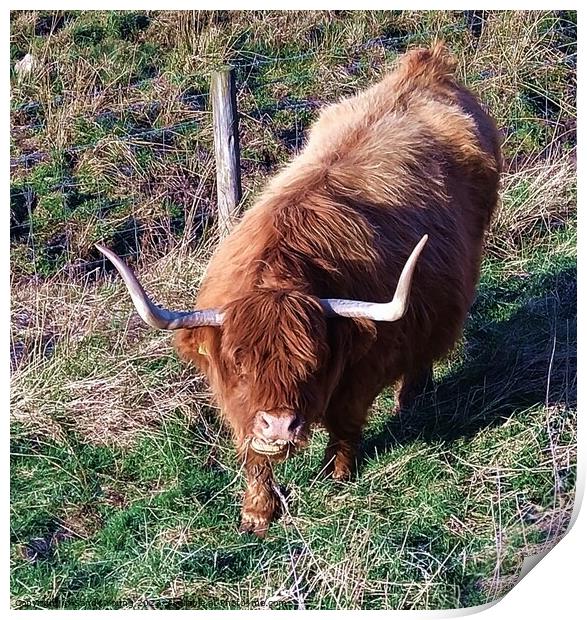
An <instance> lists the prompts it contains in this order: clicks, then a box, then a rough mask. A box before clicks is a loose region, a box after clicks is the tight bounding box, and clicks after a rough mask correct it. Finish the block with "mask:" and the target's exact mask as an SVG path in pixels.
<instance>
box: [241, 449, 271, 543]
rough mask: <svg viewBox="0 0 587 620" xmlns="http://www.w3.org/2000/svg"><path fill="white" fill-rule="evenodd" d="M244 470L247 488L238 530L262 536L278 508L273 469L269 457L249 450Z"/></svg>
mask: <svg viewBox="0 0 587 620" xmlns="http://www.w3.org/2000/svg"><path fill="white" fill-rule="evenodd" d="M244 471H245V477H246V482H247V488H246V490H245V497H244V501H243V508H242V519H241V526H240V531H241V532H249V533H251V534H255V535H257V536H259V537H260V538H263V537H264V536H265V534H266V533H267V529H268V527H269V524H270V523H271V521H272V520H273V519H274V518H275V516H276V514H277V512H278V509H279V497H278V496H277V494H276V493H275V491H274V484H275V483H274V480H273V469H272V467H271V463H270V462H269V459H267V458H266V457H263V456H260V455H259V456H257V455H254V454H252V453H251V452H250V451H249V454H248V455H247V458H246V461H245V463H244Z"/></svg>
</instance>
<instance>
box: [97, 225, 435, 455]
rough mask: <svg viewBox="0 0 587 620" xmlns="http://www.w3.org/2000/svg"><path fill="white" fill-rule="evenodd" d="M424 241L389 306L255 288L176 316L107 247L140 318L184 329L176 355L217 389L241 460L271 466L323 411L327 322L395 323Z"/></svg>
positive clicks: (329, 370)
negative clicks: (251, 458) (267, 461)
mask: <svg viewBox="0 0 587 620" xmlns="http://www.w3.org/2000/svg"><path fill="white" fill-rule="evenodd" d="M426 241H427V236H424V237H423V238H422V239H421V240H420V242H419V243H418V245H417V246H416V247H415V249H414V250H413V252H412V254H411V255H410V257H409V258H408V260H407V261H406V264H405V265H404V268H403V270H402V273H401V275H400V278H399V280H398V284H397V287H396V291H395V294H394V297H393V299H392V301H390V302H388V303H373V302H364V301H355V300H348V299H319V298H317V297H315V296H313V295H310V294H308V293H306V292H303V291H298V290H283V289H280V290H274V289H268V288H258V289H254V290H252V291H250V292H249V293H248V294H247V295H245V296H244V297H241V298H239V299H235V300H232V301H230V302H229V303H227V304H226V305H225V306H224V307H223V308H214V309H206V310H196V311H194V312H172V311H169V310H165V309H163V308H159V307H157V306H155V304H153V302H152V301H151V300H150V299H149V298H148V296H147V295H146V293H145V291H144V290H143V288H142V286H141V285H140V284H139V282H138V281H137V279H136V277H135V276H134V274H133V273H132V271H131V270H130V269H129V267H128V266H127V265H125V264H124V263H123V262H122V260H121V259H120V258H119V257H118V256H116V254H114V253H113V252H111V251H110V250H107V249H106V248H104V247H102V246H97V247H98V249H99V250H100V251H101V252H102V253H103V254H105V255H106V256H107V257H108V258H109V259H110V260H111V261H112V262H113V263H114V265H115V267H116V268H117V269H118V271H119V272H120V274H121V275H122V277H123V279H124V281H125V283H126V285H127V287H128V289H129V292H130V294H131V297H132V299H133V302H134V304H135V307H136V309H137V311H138V313H139V315H140V316H141V317H142V318H143V320H144V321H145V322H146V323H148V324H149V325H151V326H153V327H156V328H159V329H181V330H182V332H180V335H181V337H180V338H178V341H177V342H178V344H179V348H180V350H181V349H184V353H186V349H190V350H191V351H190V354H189V355H187V357H190V358H191V359H196V360H197V361H198V363H199V365H200V366H201V367H202V369H203V370H204V372H205V373H206V375H207V376H208V378H209V380H210V383H211V385H212V388H213V390H214V392H215V394H216V396H217V398H218V400H219V403H220V405H221V407H222V410H223V414H224V416H225V417H226V419H227V420H228V421H229V423H230V425H231V427H232V429H233V431H234V435H235V439H236V442H237V448H238V449H239V451H241V452H245V451H246V450H247V449H252V450H254V451H255V452H256V453H258V454H263V455H266V456H269V457H271V458H273V459H279V458H283V457H284V456H287V455H288V454H289V453H291V452H292V451H293V450H295V449H296V448H297V447H299V446H300V445H303V444H304V443H305V441H306V440H307V438H308V431H309V429H310V427H311V425H312V423H313V422H315V421H316V420H317V418H318V417H319V416H320V415H321V413H322V412H323V411H324V408H325V406H326V404H327V399H328V398H329V395H330V392H331V389H332V385H333V375H336V374H337V373H338V372H340V370H341V369H337V368H336V364H335V363H334V360H332V359H331V355H330V353H331V352H330V348H329V345H328V338H327V325H326V322H327V320H328V318H329V317H340V316H341V317H351V318H363V319H371V320H375V321H396V320H398V319H400V318H401V317H402V316H403V315H404V313H405V311H406V308H407V304H408V297H409V292H410V286H411V282H412V276H413V273H414V269H415V266H416V261H417V259H418V256H419V254H420V252H421V251H422V248H423V247H424V245H425V243H426Z"/></svg>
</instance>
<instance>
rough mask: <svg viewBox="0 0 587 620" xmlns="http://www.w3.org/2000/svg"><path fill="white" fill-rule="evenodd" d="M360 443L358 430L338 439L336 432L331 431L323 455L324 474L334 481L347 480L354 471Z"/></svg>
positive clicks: (359, 431)
mask: <svg viewBox="0 0 587 620" xmlns="http://www.w3.org/2000/svg"><path fill="white" fill-rule="evenodd" d="M360 441H361V430H360V429H358V430H357V431H356V432H354V433H353V434H352V435H351V436H349V435H347V436H346V437H340V436H339V433H338V432H333V430H332V429H331V430H330V433H329V439H328V445H327V446H326V451H325V453H324V471H325V473H326V474H327V475H331V476H332V477H333V478H334V479H335V480H349V479H350V478H351V476H352V475H353V472H354V470H355V465H356V458H357V450H358V447H359V443H360Z"/></svg>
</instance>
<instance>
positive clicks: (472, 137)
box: [100, 44, 501, 536]
mask: <svg viewBox="0 0 587 620" xmlns="http://www.w3.org/2000/svg"><path fill="white" fill-rule="evenodd" d="M500 167H501V159H500V139H499V136H498V132H497V130H496V127H495V125H494V123H493V121H492V120H491V119H490V118H489V116H488V115H487V114H486V113H485V112H484V111H483V109H482V108H481V106H480V105H479V103H478V102H477V100H476V98H475V97H474V95H473V94H471V92H469V91H468V90H467V89H465V88H464V87H463V86H461V85H459V84H458V83H457V81H456V79H455V77H454V63H453V61H452V60H451V58H450V56H449V55H448V53H447V52H446V50H445V48H444V46H443V45H441V44H437V45H435V46H434V47H432V48H431V49H419V50H413V51H410V52H408V53H406V54H405V55H404V56H402V57H401V58H400V60H399V62H398V64H397V67H396V68H395V70H394V71H393V72H391V73H390V74H389V75H387V76H386V77H384V78H383V79H382V80H381V81H380V82H379V83H377V84H375V85H374V86H372V87H370V88H369V89H367V90H365V91H364V92H361V93H359V94H357V95H355V96H353V97H350V98H348V99H345V100H343V101H341V102H339V103H336V104H334V105H331V106H329V107H327V108H326V109H324V110H323V111H322V113H321V114H320V116H319V118H318V120H317V121H316V122H315V123H314V125H313V126H312V128H311V130H310V134H309V139H308V141H307V144H306V145H305V147H304V148H303V150H302V151H301V153H300V154H299V155H298V156H297V157H296V158H295V159H294V160H293V161H292V162H291V163H290V164H289V165H288V166H286V167H285V168H284V169H283V170H282V171H281V172H280V173H279V174H278V175H277V176H275V177H274V178H273V180H272V181H271V182H270V183H269V185H268V187H267V188H266V190H265V191H264V192H263V193H262V195H261V196H260V197H259V199H258V200H257V202H256V204H255V205H254V206H253V207H252V208H251V209H249V210H248V211H247V212H246V213H245V215H244V217H243V218H242V220H241V221H240V223H239V224H238V225H237V226H236V227H235V228H234V229H233V230H232V232H231V233H230V235H229V236H228V237H227V238H225V239H224V240H223V241H222V242H221V243H220V245H219V247H218V248H217V250H216V253H215V254H214V256H213V258H212V260H211V262H210V264H209V266H208V269H207V272H206V275H205V278H204V281H203V283H202V286H201V288H200V291H199V293H198V296H197V299H196V307H198V308H202V309H201V310H196V311H193V312H171V311H168V310H164V309H161V308H158V307H156V306H155V305H154V304H153V303H152V302H151V301H150V300H149V299H148V297H147V296H146V294H145V293H144V291H143V289H142V288H141V286H140V285H139V283H138V282H137V281H136V279H135V278H134V276H133V274H132V272H131V271H130V270H129V269H128V267H126V266H125V265H124V263H122V262H121V261H120V259H118V258H117V257H116V255H114V254H113V253H112V252H110V251H108V250H106V249H105V248H102V247H101V246H100V249H101V251H103V252H104V254H106V256H108V257H109V258H110V259H111V260H112V261H113V262H114V264H115V265H116V267H117V268H118V270H119V271H120V272H121V274H122V276H123V277H124V279H125V282H126V284H127V286H128V288H129V290H130V292H131V295H132V298H133V300H134V303H135V305H136V307H137V310H138V312H139V314H140V315H141V316H142V317H143V319H144V320H145V321H146V322H147V323H149V324H150V325H152V326H154V327H157V328H161V329H176V330H178V331H177V332H176V337H175V346H176V348H177V350H178V352H179V354H180V355H181V356H182V357H183V358H185V359H187V360H191V361H193V362H195V363H196V364H197V366H198V367H199V368H200V369H201V370H202V371H203V372H204V373H205V374H206V376H207V378H208V380H209V383H210V385H211V387H212V390H213V393H214V395H215V397H216V399H217V401H218V404H219V406H220V408H221V411H222V414H223V417H224V419H225V420H226V421H227V422H228V424H229V426H230V428H231V429H232V432H233V435H234V440H235V443H236V449H237V451H238V454H239V456H240V458H241V459H242V462H243V467H244V472H245V476H246V482H247V487H246V492H245V496H244V502H243V508H242V523H241V529H242V530H243V531H249V532H254V533H256V534H257V535H259V536H263V535H264V534H265V533H266V531H267V528H268V526H269V524H270V522H271V521H272V519H274V518H275V516H276V514H277V513H278V508H279V501H280V500H279V496H278V494H277V492H276V487H275V483H274V480H273V474H272V463H273V462H276V461H279V460H281V459H284V458H286V457H287V456H290V455H292V454H294V453H295V452H296V451H297V450H299V449H300V448H301V447H303V446H304V444H305V443H307V441H308V437H309V433H310V430H311V428H312V427H313V426H314V425H316V424H317V423H320V424H322V425H324V426H325V428H326V429H327V431H328V433H329V442H328V445H327V448H326V453H325V459H324V467H325V470H326V471H327V472H328V473H330V474H331V475H333V476H334V478H336V479H347V478H348V477H349V476H350V475H351V474H352V472H353V468H354V466H355V459H356V453H357V448H358V444H359V442H360V438H361V432H362V429H363V427H364V425H365V423H366V420H367V413H368V410H369V407H370V405H371V403H372V402H373V400H374V399H375V397H376V396H377V394H378V393H379V392H380V391H381V390H382V388H384V387H385V386H387V385H393V384H396V385H397V388H396V409H404V408H408V407H409V406H410V404H411V403H413V401H414V398H415V397H416V396H417V395H418V394H419V392H420V391H421V389H422V386H423V385H424V384H425V383H426V381H427V380H428V379H429V377H430V375H431V368H432V364H433V362H434V361H435V360H438V359H439V358H442V357H443V356H445V355H446V354H447V353H448V352H449V351H450V349H451V348H452V347H453V346H454V344H455V342H456V341H457V339H458V338H459V337H460V334H461V331H462V328H463V323H464V320H465V316H466V314H467V312H468V310H469V308H470V305H471V303H472V300H473V296H474V293H475V287H476V284H477V281H478V277H479V269H480V261H481V255H482V249H483V244H484V236H485V233H486V231H487V229H488V226H489V222H490V219H491V215H492V213H493V211H494V209H495V206H496V203H497V200H498V183H499V173H500ZM390 299H392V301H391V302H389V300H390Z"/></svg>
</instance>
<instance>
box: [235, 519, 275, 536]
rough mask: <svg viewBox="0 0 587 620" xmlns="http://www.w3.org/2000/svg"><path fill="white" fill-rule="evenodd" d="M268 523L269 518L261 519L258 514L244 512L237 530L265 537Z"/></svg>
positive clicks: (241, 532)
mask: <svg viewBox="0 0 587 620" xmlns="http://www.w3.org/2000/svg"><path fill="white" fill-rule="evenodd" d="M269 523H270V521H269V519H263V518H261V517H259V516H258V515H253V514H244V515H243V517H242V520H241V524H240V527H239V530H238V531H239V533H240V534H253V535H254V536H257V537H258V538H265V536H267V530H268V529H269Z"/></svg>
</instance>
